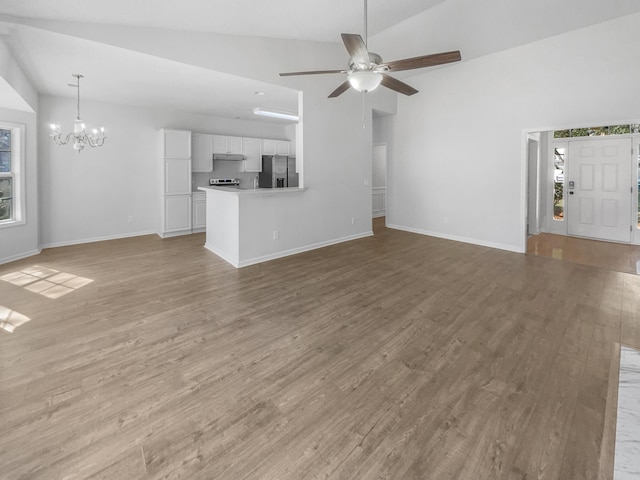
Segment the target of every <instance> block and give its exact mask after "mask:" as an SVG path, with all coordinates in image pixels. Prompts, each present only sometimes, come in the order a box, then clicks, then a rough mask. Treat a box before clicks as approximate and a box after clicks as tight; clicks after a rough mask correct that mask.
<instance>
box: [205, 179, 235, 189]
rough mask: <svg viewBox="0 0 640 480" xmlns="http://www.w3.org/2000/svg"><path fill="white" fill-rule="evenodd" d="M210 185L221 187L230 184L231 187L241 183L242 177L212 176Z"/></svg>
mask: <svg viewBox="0 0 640 480" xmlns="http://www.w3.org/2000/svg"><path fill="white" fill-rule="evenodd" d="M209 185H215V186H217V187H221V186H225V185H228V186H231V187H237V186H238V185H240V179H239V178H210V179H209Z"/></svg>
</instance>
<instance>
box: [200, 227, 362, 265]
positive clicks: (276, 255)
mask: <svg viewBox="0 0 640 480" xmlns="http://www.w3.org/2000/svg"><path fill="white" fill-rule="evenodd" d="M371 236H373V231H371V230H370V231H368V232H364V233H359V234H356V235H349V236H348V237H340V238H335V239H333V240H328V241H325V242H319V243H312V244H311V245H305V246H303V247H297V248H292V249H290V250H282V251H280V252H275V253H270V254H268V255H262V256H260V257H254V258H248V259H246V260H238V259H235V258H231V257H229V256H228V255H226V254H224V253H222V252H221V251H219V250H217V249H216V248H214V247H213V246H211V245H209V244H208V243H205V245H204V247H205V248H206V249H207V250H209V251H210V252H213V253H215V254H216V255H218V256H219V257H220V258H222V259H223V260H224V261H226V262H228V263H230V264H231V265H233V266H234V267H236V268H242V267H248V266H249V265H255V264H256V263H262V262H267V261H269V260H275V259H277V258H282V257H289V256H291V255H296V254H298V253H303V252H308V251H310V250H317V249H318V248H324V247H328V246H330V245H336V244H338V243H344V242H350V241H351V240H358V239H360V238H366V237H371Z"/></svg>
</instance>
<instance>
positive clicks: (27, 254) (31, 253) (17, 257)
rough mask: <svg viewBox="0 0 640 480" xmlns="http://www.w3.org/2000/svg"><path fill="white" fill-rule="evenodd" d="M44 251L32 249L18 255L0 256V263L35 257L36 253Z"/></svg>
mask: <svg viewBox="0 0 640 480" xmlns="http://www.w3.org/2000/svg"><path fill="white" fill-rule="evenodd" d="M41 252H42V250H41V249H38V250H30V251H28V252H22V253H19V254H17V255H12V256H10V257H5V258H0V265H4V264H5V263H11V262H15V261H17V260H22V259H23V258H27V257H33V256H34V255H38V254H40V253H41Z"/></svg>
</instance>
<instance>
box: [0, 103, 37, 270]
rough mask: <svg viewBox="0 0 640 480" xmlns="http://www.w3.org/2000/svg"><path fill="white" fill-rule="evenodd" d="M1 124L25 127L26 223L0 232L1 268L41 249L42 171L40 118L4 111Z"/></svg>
mask: <svg viewBox="0 0 640 480" xmlns="http://www.w3.org/2000/svg"><path fill="white" fill-rule="evenodd" d="M0 120H1V121H6V122H9V123H15V124H22V125H24V126H25V137H26V138H25V146H26V157H25V172H24V174H25V176H26V177H25V189H26V191H25V197H24V198H25V205H24V207H25V212H24V213H25V217H24V220H25V221H24V223H21V224H18V225H12V226H5V227H2V228H0V264H2V263H7V262H10V261H12V260H17V259H19V258H22V257H27V256H29V255H34V254H36V253H38V252H39V245H38V169H37V144H36V115H35V113H30V112H21V111H16V110H8V109H4V108H0Z"/></svg>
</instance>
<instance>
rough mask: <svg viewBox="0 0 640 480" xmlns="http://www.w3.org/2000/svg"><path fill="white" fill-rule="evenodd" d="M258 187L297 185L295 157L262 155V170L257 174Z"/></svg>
mask: <svg viewBox="0 0 640 480" xmlns="http://www.w3.org/2000/svg"><path fill="white" fill-rule="evenodd" d="M258 186H259V187H260V188H285V187H297V186H298V174H297V173H296V159H295V157H288V156H284V155H263V156H262V172H260V174H259V175H258Z"/></svg>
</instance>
